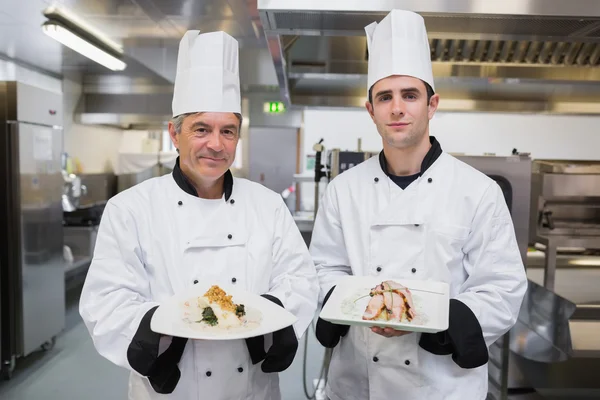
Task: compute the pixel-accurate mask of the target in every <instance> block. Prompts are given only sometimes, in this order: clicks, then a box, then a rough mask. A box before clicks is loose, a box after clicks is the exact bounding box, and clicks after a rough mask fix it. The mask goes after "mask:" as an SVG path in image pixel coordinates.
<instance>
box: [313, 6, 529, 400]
mask: <svg viewBox="0 0 600 400" xmlns="http://www.w3.org/2000/svg"><path fill="white" fill-rule="evenodd" d="M365 30H366V32H367V43H368V50H369V73H368V90H369V100H368V101H367V103H366V108H367V111H368V112H369V115H370V116H371V118H372V120H373V122H374V123H375V125H376V127H377V130H378V131H379V134H380V135H381V138H382V142H383V151H382V152H381V153H380V154H379V156H378V157H373V158H371V159H370V160H367V161H365V162H364V163H362V164H360V165H358V166H356V167H354V168H352V169H350V170H348V171H346V172H344V173H343V174H341V175H339V176H338V177H337V178H335V179H334V180H333V181H332V182H331V183H330V184H329V186H328V187H327V190H326V193H325V194H324V197H323V199H322V206H321V208H320V209H319V212H318V215H317V218H316V221H315V226H314V231H313V239H312V242H311V249H310V250H311V254H312V256H313V259H314V261H315V264H316V266H317V273H318V276H319V281H320V286H321V297H320V299H321V301H327V299H328V297H329V296H330V294H331V293H332V291H333V290H335V286H336V283H337V282H338V281H339V279H340V278H341V277H343V276H344V275H357V276H381V277H382V278H398V279H402V278H405V279H411V280H415V279H417V280H435V281H444V282H447V283H448V284H449V285H450V297H451V300H450V305H449V307H450V319H449V328H448V330H447V331H444V332H440V333H438V334H418V333H408V332H400V331H394V330H392V329H390V328H386V329H380V328H371V329H369V328H359V327H350V328H349V327H348V326H340V325H335V324H331V323H329V322H326V321H324V320H318V322H317V332H316V333H317V338H318V340H319V341H320V342H321V344H323V345H324V346H326V347H330V348H331V347H335V348H334V351H333V355H332V360H331V364H330V369H329V382H328V385H327V388H326V392H327V395H328V396H329V398H330V399H332V400H364V399H370V400H387V399H402V400H405V399H406V400H413V399H414V400H417V399H445V400H465V399H477V400H483V399H485V398H486V394H487V379H488V378H487V365H486V363H487V361H488V347H489V346H490V345H491V344H492V343H493V342H494V341H496V340H497V339H498V338H499V337H500V336H502V335H503V334H504V333H505V332H507V331H508V330H509V329H510V328H511V327H512V326H513V324H514V323H515V321H516V318H517V315H518V312H519V308H520V305H521V302H522V299H523V297H524V294H525V291H526V287H527V280H526V275H525V270H524V266H523V263H522V261H521V257H520V253H519V249H518V247H517V243H516V240H515V234H514V229H513V225H512V220H511V216H510V214H509V210H508V208H507V206H506V202H505V200H504V197H503V195H502V192H501V190H500V188H499V186H498V185H497V184H496V183H495V182H494V181H493V180H492V179H490V178H488V177H487V176H485V175H484V174H482V173H480V172H479V171H477V170H475V169H473V168H471V167H469V166H468V165H466V164H464V163H462V162H460V161H458V160H456V159H455V158H453V157H451V156H450V155H448V154H446V153H444V152H443V151H442V148H441V145H440V143H439V142H438V141H437V140H436V139H435V138H434V137H432V136H429V120H430V119H431V118H432V117H433V115H434V113H435V111H436V108H437V106H438V101H439V96H438V95H437V94H434V82H433V73H432V67H431V59H430V52H429V44H428V40H427V33H426V30H425V24H424V21H423V18H422V17H421V16H419V15H418V14H415V13H412V12H405V11H398V10H394V11H392V12H391V13H390V14H388V15H387V16H386V17H385V18H384V19H383V20H382V21H381V23H379V24H377V23H373V24H371V25H369V26H367V27H366V29H365ZM466 129H468V127H466Z"/></svg>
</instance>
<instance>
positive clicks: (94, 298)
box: [80, 160, 318, 400]
mask: <svg viewBox="0 0 600 400" xmlns="http://www.w3.org/2000/svg"><path fill="white" fill-rule="evenodd" d="M198 282H203V283H206V284H210V285H212V284H216V285H223V284H234V285H236V286H238V287H240V288H241V289H244V290H247V291H251V292H253V293H257V294H261V295H263V296H264V297H266V298H268V299H270V300H271V301H274V302H275V303H277V304H279V305H281V306H282V307H284V308H285V309H286V310H288V311H289V312H291V313H292V314H294V315H295V316H296V317H297V318H298V321H297V323H296V324H295V325H294V326H290V327H288V328H287V329H283V330H281V331H278V332H275V333H273V334H269V335H266V336H265V337H262V336H261V337H257V338H253V339H248V340H246V341H244V340H225V341H204V340H187V339H184V338H170V337H165V336H161V335H159V334H156V333H154V332H152V331H151V330H150V320H151V318H152V315H153V313H154V311H155V310H156V308H157V307H158V305H159V304H160V302H162V301H165V300H167V299H168V298H169V297H171V296H173V295H174V294H175V293H178V292H181V291H183V290H185V289H187V288H189V287H190V286H192V285H194V284H196V283H198ZM317 298H318V284H317V278H316V271H315V267H314V264H313V262H312V260H311V258H310V255H309V253H308V249H307V247H306V244H305V243H304V241H303V239H302V236H301V235H300V232H299V230H298V229H297V227H296V225H295V223H294V220H293V218H292V216H291V214H290V212H289V210H288V209H287V207H286V206H285V204H284V202H283V200H282V198H281V196H280V195H278V194H276V193H275V192H272V191H270V190H269V189H267V188H265V187H263V186H262V185H259V184H257V183H254V182H250V181H248V180H245V179H238V178H234V177H233V176H232V175H231V173H230V172H229V171H228V172H227V173H226V174H225V183H224V194H223V197H222V198H221V199H216V200H209V199H202V198H199V197H197V195H196V191H195V190H194V188H193V186H192V185H191V184H190V182H189V181H188V180H187V179H186V177H185V176H184V175H183V173H182V172H181V169H180V168H179V160H177V163H176V165H175V169H174V171H173V173H172V174H169V175H165V176H162V177H158V178H153V179H150V180H147V181H145V182H142V183H141V184H139V185H137V186H134V187H133V188H130V189H128V190H126V191H124V192H121V193H119V194H118V195H116V196H115V197H113V198H112V199H110V201H109V202H108V204H107V206H106V209H105V212H104V215H103V216H102V221H101V224H100V227H99V232H98V237H97V243H96V248H95V252H94V258H93V261H92V264H91V266H90V269H89V272H88V276H87V279H86V282H85V284H84V288H83V292H82V295H81V303H80V313H81V315H82V317H83V320H84V322H85V324H86V326H87V328H88V330H89V332H90V334H91V336H92V338H93V341H94V345H95V347H96V349H97V350H98V352H99V353H100V354H101V355H102V356H104V357H106V358H107V359H108V360H110V361H112V362H113V363H115V364H117V365H119V366H121V367H125V368H127V369H129V370H130V371H131V374H130V381H129V398H130V399H135V400H148V399H173V400H200V399H214V400H219V399H221V400H242V399H244V400H245V399H248V400H265V399H271V400H278V399H280V391H279V383H278V376H277V374H276V373H272V372H279V371H282V370H284V369H286V368H287V367H288V366H289V365H290V364H291V363H292V361H293V359H294V356H295V354H296V350H297V347H298V338H299V337H301V336H302V334H303V333H304V332H305V331H306V329H307V327H308V325H309V324H310V322H311V321H312V319H313V317H314V315H315V310H316V307H317ZM264 318H269V316H268V315H265V316H264Z"/></svg>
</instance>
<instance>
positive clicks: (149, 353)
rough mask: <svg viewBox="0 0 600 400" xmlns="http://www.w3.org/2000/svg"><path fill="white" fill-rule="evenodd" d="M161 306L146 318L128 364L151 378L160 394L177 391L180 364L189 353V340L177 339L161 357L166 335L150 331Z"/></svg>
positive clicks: (152, 309)
mask: <svg viewBox="0 0 600 400" xmlns="http://www.w3.org/2000/svg"><path fill="white" fill-rule="evenodd" d="M157 308H158V306H155V307H153V308H151V309H150V310H149V311H147V312H146V314H145V315H144V316H143V317H142V319H141V321H140V326H139V327H138V330H137V331H136V333H135V335H134V336H133V339H132V341H131V344H130V345H129V348H128V349H127V361H128V362H129V365H131V367H132V368H133V369H134V370H135V371H136V372H137V373H139V374H140V375H142V376H146V377H148V380H149V381H150V384H151V385H152V388H153V389H154V390H155V391H156V392H157V393H160V394H169V393H172V392H173V390H175V387H176V386H177V383H178V382H179V378H180V377H181V372H180V371H179V368H178V364H179V361H180V360H181V356H182V355H183V352H184V350H185V346H186V344H187V339H185V338H180V337H174V338H173V339H172V340H171V343H170V345H169V347H168V348H167V349H166V350H165V351H164V352H163V353H162V354H159V349H160V341H161V337H162V335H161V334H159V333H156V332H153V331H152V329H150V323H151V321H152V316H153V315H154V313H155V311H156V309H157Z"/></svg>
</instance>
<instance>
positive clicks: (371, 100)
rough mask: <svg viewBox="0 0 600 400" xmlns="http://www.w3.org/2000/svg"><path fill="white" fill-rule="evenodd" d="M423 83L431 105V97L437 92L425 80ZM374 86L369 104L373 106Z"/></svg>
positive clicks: (370, 89)
mask: <svg viewBox="0 0 600 400" xmlns="http://www.w3.org/2000/svg"><path fill="white" fill-rule="evenodd" d="M421 82H423V84H424V85H425V90H427V105H429V103H430V102H431V97H432V96H433V95H434V94H435V92H434V91H433V88H432V87H431V85H430V84H429V83H427V82H425V81H424V80H421ZM373 86H375V85H373ZM373 86H371V87H370V88H369V103H371V105H373Z"/></svg>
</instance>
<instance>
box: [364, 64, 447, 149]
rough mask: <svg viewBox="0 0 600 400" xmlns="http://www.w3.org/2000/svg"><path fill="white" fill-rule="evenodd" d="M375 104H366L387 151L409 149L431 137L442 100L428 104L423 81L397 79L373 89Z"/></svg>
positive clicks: (376, 84)
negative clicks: (429, 135)
mask: <svg viewBox="0 0 600 400" xmlns="http://www.w3.org/2000/svg"><path fill="white" fill-rule="evenodd" d="M371 92H372V100H373V104H371V103H370V102H368V101H367V102H366V103H365V107H366V108H367V111H368V112H369V114H370V115H371V119H372V120H373V122H374V123H375V125H376V126H377V131H378V132H379V134H380V135H381V137H382V139H383V145H384V148H385V147H393V148H397V149H405V148H409V147H414V146H416V145H417V144H419V143H421V142H422V141H423V140H424V138H425V137H426V136H428V133H429V120H430V119H431V118H433V115H434V114H435V111H436V109H437V106H438V102H439V96H438V95H437V94H435V95H433V96H432V97H431V99H430V101H429V104H427V89H426V87H425V83H423V81H421V80H420V79H417V78H413V77H410V76H400V75H394V76H390V77H387V78H384V79H381V80H380V81H378V82H376V83H375V84H374V85H373V87H372V88H371Z"/></svg>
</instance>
